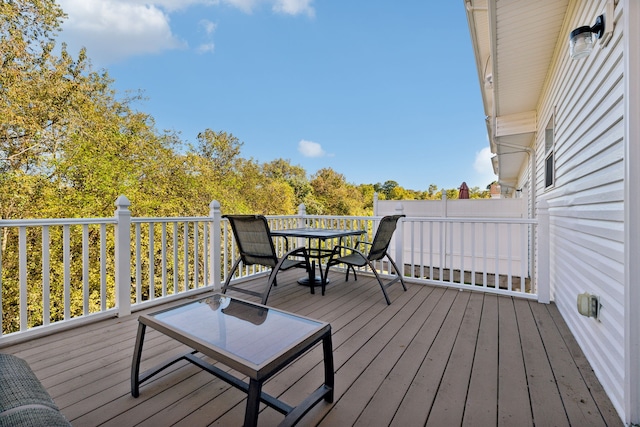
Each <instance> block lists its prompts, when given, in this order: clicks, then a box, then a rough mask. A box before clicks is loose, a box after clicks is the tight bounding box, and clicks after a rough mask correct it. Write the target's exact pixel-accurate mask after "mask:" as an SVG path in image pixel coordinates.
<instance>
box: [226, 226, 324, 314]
mask: <svg viewBox="0 0 640 427" xmlns="http://www.w3.org/2000/svg"><path fill="white" fill-rule="evenodd" d="M223 218H227V219H228V220H229V223H230V224H231V229H232V230H233V234H234V236H235V239H236V243H237V246H238V251H239V252H240V256H239V257H238V259H237V260H236V262H235V263H234V264H233V267H231V270H230V271H229V274H228V275H227V280H226V281H225V283H224V286H223V287H222V293H223V294H225V293H227V290H229V289H233V290H235V291H237V292H242V293H245V294H248V295H253V296H257V297H259V298H261V299H262V304H266V303H267V298H269V292H271V288H272V287H273V286H277V285H278V283H277V281H276V275H277V274H278V272H279V271H281V270H288V269H290V268H294V267H299V268H304V269H306V270H307V271H309V270H310V269H311V265H310V264H309V256H308V254H307V250H306V249H305V248H303V247H300V248H294V249H292V250H290V251H288V252H287V253H285V254H284V255H283V256H282V257H278V255H277V253H276V249H275V247H274V245H273V239H272V236H271V230H270V229H269V224H268V223H267V219H266V218H265V217H264V216H262V215H223ZM241 262H242V264H243V265H245V266H248V265H262V266H265V267H269V268H271V273H270V274H269V280H268V281H267V284H266V287H265V288H264V290H263V291H262V292H256V291H254V290H251V289H243V288H241V287H240V284H238V285H231V279H232V278H233V274H234V273H235V272H236V270H237V269H238V266H239V265H240V263H241ZM311 293H314V289H313V287H311Z"/></svg>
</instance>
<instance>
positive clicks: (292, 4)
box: [273, 0, 316, 18]
mask: <svg viewBox="0 0 640 427" xmlns="http://www.w3.org/2000/svg"><path fill="white" fill-rule="evenodd" d="M311 3H313V0H276V2H275V4H274V5H273V10H274V11H275V12H278V13H284V14H287V15H300V14H305V15H307V16H309V17H311V18H312V17H314V16H315V14H316V11H315V9H314V8H313V7H312V6H311Z"/></svg>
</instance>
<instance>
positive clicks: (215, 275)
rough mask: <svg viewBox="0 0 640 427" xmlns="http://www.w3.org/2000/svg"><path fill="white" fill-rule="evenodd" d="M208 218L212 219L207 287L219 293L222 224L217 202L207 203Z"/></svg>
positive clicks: (220, 285) (220, 286)
mask: <svg viewBox="0 0 640 427" xmlns="http://www.w3.org/2000/svg"><path fill="white" fill-rule="evenodd" d="M209 216H210V217H211V218H212V221H211V230H210V233H209V235H210V236H211V239H209V286H213V290H215V291H219V290H220V289H221V288H222V280H221V279H220V277H221V266H220V258H221V254H220V251H221V248H222V245H221V242H220V239H221V235H220V225H221V222H222V213H221V212H220V202H218V201H217V200H213V201H211V203H209Z"/></svg>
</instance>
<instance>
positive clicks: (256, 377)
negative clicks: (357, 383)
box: [131, 294, 334, 426]
mask: <svg viewBox="0 0 640 427" xmlns="http://www.w3.org/2000/svg"><path fill="white" fill-rule="evenodd" d="M216 296H217V297H219V298H226V299H228V300H232V301H235V302H239V303H241V304H244V305H245V306H246V307H247V308H256V309H263V310H264V312H265V313H266V312H268V311H271V310H272V311H274V312H277V313H276V314H278V315H282V317H283V318H284V320H283V321H284V322H285V323H286V322H287V321H290V322H291V323H292V324H295V323H296V322H297V321H300V322H306V323H307V324H309V323H312V324H313V323H314V322H315V323H317V325H315V324H314V325H313V328H312V330H311V331H310V332H309V333H307V334H306V336H304V337H303V338H302V339H300V340H299V341H296V342H295V343H293V344H291V345H287V346H285V348H282V349H279V350H278V351H275V352H274V353H273V354H268V358H267V360H265V361H264V362H261V363H259V364H256V363H252V362H249V361H247V360H245V359H243V358H241V357H238V356H237V355H235V354H234V353H233V352H231V351H228V350H227V349H225V348H224V346H217V345H214V344H212V343H211V342H208V341H207V340H206V339H203V338H202V337H200V336H197V335H195V334H192V333H188V332H185V331H183V330H180V329H179V328H177V327H175V326H172V325H171V324H168V323H167V322H164V321H162V320H160V319H157V318H155V317H154V316H156V315H159V314H162V313H169V312H171V311H172V310H179V309H183V308H184V307H185V306H187V305H189V304H194V303H201V301H202V300H206V298H212V297H216ZM219 315H222V314H219ZM211 316H214V315H213V314H212V315H211ZM138 321H139V324H138V334H137V337H136V343H135V348H134V353H133V361H132V364H131V395H132V396H133V397H138V396H139V395H140V385H141V384H142V383H144V382H145V381H147V380H149V379H150V378H151V377H153V376H154V375H156V374H158V373H159V372H160V371H162V370H164V369H165V368H168V367H169V366H171V365H173V364H175V363H176V362H178V361H180V360H186V361H188V362H191V363H193V364H194V365H196V366H199V367H200V368H202V369H204V370H205V371H207V372H209V373H211V374H213V375H215V376H216V377H218V378H220V379H222V380H224V381H225V382H227V383H228V384H230V385H232V386H234V387H236V388H238V389H240V390H242V391H244V392H245V393H247V395H248V397H247V407H246V411H245V419H244V426H256V425H257V422H258V412H259V405H260V402H263V403H265V404H267V405H268V406H270V407H272V408H274V409H275V410H277V411H278V412H280V413H282V414H284V415H285V419H284V420H283V421H282V423H281V424H280V425H281V426H288V425H295V424H296V423H297V421H298V420H299V419H300V418H301V417H302V416H304V415H305V414H306V413H307V412H308V411H309V410H310V409H311V408H312V407H313V406H314V405H316V404H317V403H318V402H320V401H321V400H323V399H324V400H325V401H326V402H329V403H332V402H333V397H334V391H333V390H334V371H333V370H334V365H333V347H332V342H331V325H330V324H328V323H326V322H320V321H317V320H313V319H309V318H305V317H302V316H298V315H296V314H292V313H287V312H285V311H282V310H276V309H274V308H270V307H267V306H263V305H260V304H255V303H252V302H248V301H244V300H240V299H237V298H232V297H229V296H226V295H221V294H215V295H213V296H209V297H203V298H200V299H198V300H195V301H193V300H192V301H189V302H187V303H184V304H181V305H178V306H176V307H173V308H170V309H166V310H161V311H158V312H156V313H152V314H147V315H141V316H140V317H139V318H138ZM147 326H150V327H152V328H153V329H155V330H157V331H159V332H161V333H163V334H165V335H167V336H169V337H171V338H173V339H175V340H176V341H179V342H181V343H183V344H185V345H187V346H188V347H190V348H192V349H193V351H191V352H188V353H185V354H182V355H180V356H177V357H174V358H172V359H170V360H167V361H165V362H164V363H162V364H161V365H159V366H157V367H154V368H152V369H148V370H146V371H145V372H143V373H140V361H141V358H142V347H143V343H144V337H145V331H146V328H147ZM249 327H251V328H253V327H254V326H249ZM255 328H259V326H255ZM228 332H229V333H230V335H233V336H234V338H237V336H238V332H237V331H228ZM320 341H322V348H323V353H324V384H322V385H321V386H320V387H319V388H318V389H316V390H315V391H314V392H313V393H312V394H311V395H309V396H308V397H307V398H306V399H304V400H303V401H302V402H301V403H300V404H298V406H296V407H292V406H290V405H288V404H287V403H285V402H283V401H281V400H278V399H277V398H275V397H273V396H270V395H268V394H267V393H265V392H263V391H262V385H263V384H264V382H265V381H266V380H268V379H269V378H270V377H272V376H273V375H274V374H276V373H277V372H278V371H280V370H282V369H283V368H285V367H286V366H287V365H289V364H290V363H291V362H293V361H294V360H296V359H297V358H298V357H300V356H301V355H302V354H304V353H305V352H306V351H307V350H309V349H310V348H311V347H313V346H314V345H316V344H317V343H319V342H320ZM198 352H200V353H202V354H205V355H207V356H209V357H211V358H212V359H215V360H216V361H218V362H221V363H223V364H224V365H226V366H228V367H230V368H232V369H234V370H236V371H238V372H240V373H242V374H244V375H247V376H248V377H249V383H246V382H244V381H242V380H240V379H239V378H236V377H234V376H232V375H231V374H229V373H227V372H226V371H223V370H222V369H220V368H218V367H216V366H214V365H212V364H210V363H207V362H206V361H204V360H202V359H201V358H199V357H197V356H196V355H195V354H196V353H198Z"/></svg>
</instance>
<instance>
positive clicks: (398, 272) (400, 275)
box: [387, 255, 407, 291]
mask: <svg viewBox="0 0 640 427" xmlns="http://www.w3.org/2000/svg"><path fill="white" fill-rule="evenodd" d="M387 259H388V260H389V262H390V263H391V265H392V266H393V269H394V270H395V271H396V274H397V275H398V277H399V278H400V283H401V284H402V289H404V290H405V291H406V290H407V287H406V286H405V284H404V279H403V278H402V276H404V274H403V273H404V272H401V271H400V270H398V266H397V265H396V263H395V262H394V261H393V260H392V259H391V257H390V256H389V255H387Z"/></svg>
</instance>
